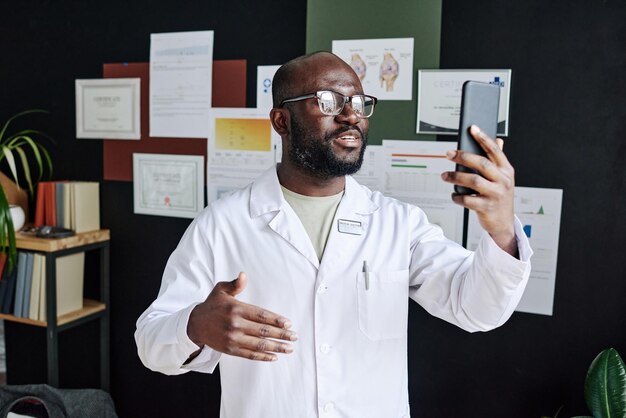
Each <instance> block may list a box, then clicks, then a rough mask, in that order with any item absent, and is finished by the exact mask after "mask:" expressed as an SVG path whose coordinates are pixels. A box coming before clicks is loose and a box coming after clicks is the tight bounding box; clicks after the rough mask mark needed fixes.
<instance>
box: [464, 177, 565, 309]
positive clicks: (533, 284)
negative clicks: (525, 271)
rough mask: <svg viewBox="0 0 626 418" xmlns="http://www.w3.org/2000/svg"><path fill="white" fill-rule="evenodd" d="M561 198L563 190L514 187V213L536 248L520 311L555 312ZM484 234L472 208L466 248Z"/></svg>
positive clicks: (471, 247)
mask: <svg viewBox="0 0 626 418" xmlns="http://www.w3.org/2000/svg"><path fill="white" fill-rule="evenodd" d="M562 199H563V190H560V189H539V188H534V187H516V188H515V214H516V215H517V217H518V218H519V219H520V221H521V222H522V225H523V227H524V233H525V234H526V236H527V237H528V241H529V242H530V246H531V248H532V249H533V256H532V259H531V266H532V267H531V271H530V280H529V281H528V285H527V286H526V290H525V292H524V296H522V299H521V301H520V303H519V305H518V306H517V309H516V310H517V311H520V312H528V313H535V314H542V315H552V309H553V304H554V287H555V283H556V263H557V255H558V251H559V231H560V225H561V202H562ZM482 234H483V229H482V228H481V226H480V224H479V223H478V218H477V216H476V214H475V213H474V212H472V211H470V216H469V221H468V230H467V248H468V249H470V250H474V249H476V247H477V246H478V241H479V239H480V237H481V235H482Z"/></svg>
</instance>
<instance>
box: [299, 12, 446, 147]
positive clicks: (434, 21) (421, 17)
mask: <svg viewBox="0 0 626 418" xmlns="http://www.w3.org/2000/svg"><path fill="white" fill-rule="evenodd" d="M440 34H441V0H388V1H386V2H382V1H376V0H358V1H356V0H309V1H308V3H307V22H306V51H307V53H309V52H314V51H319V50H326V51H330V50H331V49H332V41H333V40H342V39H377V38H414V40H415V44H414V45H415V51H414V58H413V73H414V74H413V94H412V98H413V99H412V100H411V101H408V100H407V101H401V100H385V101H382V102H380V103H379V105H378V107H377V108H376V112H375V114H374V116H372V118H371V123H370V134H369V142H370V144H380V143H381V141H382V140H383V139H422V140H433V139H434V136H433V135H417V134H416V133H415V123H416V111H417V100H416V97H417V95H416V93H417V70H418V69H429V68H439V46H440V40H441V36H440ZM366 93H367V92H366Z"/></svg>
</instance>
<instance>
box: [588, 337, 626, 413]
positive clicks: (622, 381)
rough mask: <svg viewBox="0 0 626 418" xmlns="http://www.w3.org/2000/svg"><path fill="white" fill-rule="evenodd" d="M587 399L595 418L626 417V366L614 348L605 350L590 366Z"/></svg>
mask: <svg viewBox="0 0 626 418" xmlns="http://www.w3.org/2000/svg"><path fill="white" fill-rule="evenodd" d="M585 401H586V402H587V407H588V408H589V410H590V411H591V413H592V414H593V417H594V418H626V367H624V361H623V360H622V358H621V357H620V356H619V354H618V353H617V351H616V350H615V349H614V348H607V349H606V350H603V351H602V352H601V353H600V354H598V356H597V357H596V358H595V359H594V360H593V362H592V363H591V366H589V371H588V372H587V378H586V379H585Z"/></svg>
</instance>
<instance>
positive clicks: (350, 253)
mask: <svg viewBox="0 0 626 418" xmlns="http://www.w3.org/2000/svg"><path fill="white" fill-rule="evenodd" d="M377 209H378V206H377V205H376V204H375V203H374V202H372V200H371V199H370V192H368V191H367V190H366V189H364V188H363V187H362V186H361V185H360V184H358V183H357V182H356V180H354V179H353V178H352V177H350V176H347V177H346V189H345V193H344V196H343V199H342V200H341V203H340V204H339V207H338V208H337V213H336V214H335V219H334V220H333V225H332V227H331V230H330V234H329V235H328V241H327V242H326V247H325V249H324V255H323V256H322V262H321V265H320V272H319V273H320V274H319V276H320V277H322V278H323V277H335V276H336V274H332V272H335V273H336V272H337V271H343V267H344V265H345V264H346V263H353V262H355V260H354V249H355V247H356V246H358V245H360V244H361V243H362V242H363V240H364V239H365V236H366V232H367V229H368V227H369V223H370V220H371V214H372V213H373V212H374V211H376V210H377ZM340 220H344V221H353V222H360V223H361V234H358V235H357V234H354V233H347V232H345V229H343V228H342V231H340V228H339V221H340ZM351 232H355V231H351ZM357 261H358V260H357ZM326 271H328V272H329V274H325V273H326Z"/></svg>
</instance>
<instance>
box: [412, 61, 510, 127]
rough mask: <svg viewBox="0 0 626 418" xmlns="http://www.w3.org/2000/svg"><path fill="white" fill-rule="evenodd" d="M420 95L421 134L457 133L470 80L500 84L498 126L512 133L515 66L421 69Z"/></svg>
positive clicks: (418, 114)
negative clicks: (506, 67) (502, 68)
mask: <svg viewBox="0 0 626 418" xmlns="http://www.w3.org/2000/svg"><path fill="white" fill-rule="evenodd" d="M417 79H418V95H417V128H416V132H417V133H418V134H441V135H456V134H457V133H458V130H459V119H460V116H461V94H462V92H463V83H464V82H465V81H467V80H474V81H482V82H484V83H490V84H496V85H499V86H500V108H499V109H498V130H497V133H498V135H500V136H507V135H508V134H509V98H510V92H511V70H419V71H418V76H417Z"/></svg>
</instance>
